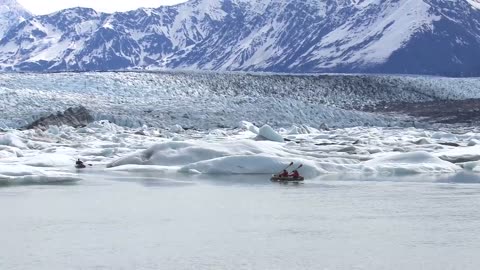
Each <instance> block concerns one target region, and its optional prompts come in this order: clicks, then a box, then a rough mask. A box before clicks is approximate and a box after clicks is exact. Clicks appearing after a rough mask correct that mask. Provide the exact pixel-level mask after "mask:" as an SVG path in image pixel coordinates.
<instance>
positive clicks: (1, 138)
mask: <svg viewBox="0 0 480 270" xmlns="http://www.w3.org/2000/svg"><path fill="white" fill-rule="evenodd" d="M0 145H7V146H13V147H16V148H19V149H27V146H26V145H25V144H24V143H23V142H22V140H21V139H20V138H19V137H17V136H16V135H14V134H12V133H7V134H4V135H0Z"/></svg>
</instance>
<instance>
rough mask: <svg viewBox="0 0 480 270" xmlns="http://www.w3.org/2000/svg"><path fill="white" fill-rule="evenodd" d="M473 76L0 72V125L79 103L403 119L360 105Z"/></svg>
mask: <svg viewBox="0 0 480 270" xmlns="http://www.w3.org/2000/svg"><path fill="white" fill-rule="evenodd" d="M479 85H480V80H479V79H477V78H470V79H454V78H442V77H418V76H386V75H378V76H371V75H369V76H365V75H335V74H331V75H318V76H312V75H305V76H283V75H276V74H263V75H262V74H248V73H210V72H194V73H192V72H151V73H144V72H104V73H55V74H38V73H24V74H17V73H0V98H1V99H2V100H3V101H4V102H3V103H1V104H0V128H4V129H6V128H20V127H24V126H27V125H28V124H30V123H31V122H33V121H34V120H37V119H38V118H40V117H41V116H46V115H49V114H51V113H56V112H57V111H62V112H63V111H65V110H66V109H68V108H69V107H75V106H78V105H84V106H85V107H86V108H87V109H88V110H89V111H90V112H91V113H92V115H93V116H94V118H95V120H97V121H98V120H110V121H111V122H112V123H115V124H117V125H121V126H128V127H137V128H138V127H142V126H144V125H146V126H150V127H161V128H164V129H175V126H176V125H179V126H181V127H183V128H184V129H199V130H202V129H203V130H204V129H215V128H236V127H238V126H239V122H240V121H243V120H246V121H249V122H253V123H255V124H257V125H258V126H262V125H264V124H269V125H271V126H273V127H276V128H279V127H290V126H291V125H292V124H293V123H297V124H305V125H309V126H312V127H317V128H318V127H320V126H321V125H322V124H326V125H327V126H330V127H353V126H364V125H372V126H411V125H412V119H404V118H403V117H402V116H399V115H388V114H378V113H368V112H363V111H362V109H363V108H367V107H368V108H372V107H375V106H385V104H388V103H394V102H422V101H432V100H463V99H468V98H479V96H480V94H479V93H478V88H479Z"/></svg>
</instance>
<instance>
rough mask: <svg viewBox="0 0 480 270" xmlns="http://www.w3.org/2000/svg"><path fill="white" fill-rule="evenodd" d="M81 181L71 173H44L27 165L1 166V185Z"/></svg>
mask: <svg viewBox="0 0 480 270" xmlns="http://www.w3.org/2000/svg"><path fill="white" fill-rule="evenodd" d="M79 180H81V178H78V177H75V175H74V174H71V173H61V172H53V171H44V170H41V169H38V168H34V167H31V166H26V165H19V164H0V185H34V184H53V183H71V182H76V181H79Z"/></svg>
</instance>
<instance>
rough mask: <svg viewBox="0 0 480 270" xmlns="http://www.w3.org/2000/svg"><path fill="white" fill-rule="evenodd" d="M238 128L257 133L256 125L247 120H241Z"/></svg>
mask: <svg viewBox="0 0 480 270" xmlns="http://www.w3.org/2000/svg"><path fill="white" fill-rule="evenodd" d="M240 128H242V129H245V130H248V131H250V132H252V133H255V134H258V133H259V129H258V127H256V126H255V125H254V124H252V123H250V122H247V121H241V122H240Z"/></svg>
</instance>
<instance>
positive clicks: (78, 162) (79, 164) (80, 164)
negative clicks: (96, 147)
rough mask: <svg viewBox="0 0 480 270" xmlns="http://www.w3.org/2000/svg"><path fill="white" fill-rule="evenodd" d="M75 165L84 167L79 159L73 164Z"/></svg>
mask: <svg viewBox="0 0 480 270" xmlns="http://www.w3.org/2000/svg"><path fill="white" fill-rule="evenodd" d="M75 164H76V165H77V166H80V167H81V166H85V164H83V161H81V160H80V159H78V160H77V162H75Z"/></svg>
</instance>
